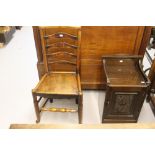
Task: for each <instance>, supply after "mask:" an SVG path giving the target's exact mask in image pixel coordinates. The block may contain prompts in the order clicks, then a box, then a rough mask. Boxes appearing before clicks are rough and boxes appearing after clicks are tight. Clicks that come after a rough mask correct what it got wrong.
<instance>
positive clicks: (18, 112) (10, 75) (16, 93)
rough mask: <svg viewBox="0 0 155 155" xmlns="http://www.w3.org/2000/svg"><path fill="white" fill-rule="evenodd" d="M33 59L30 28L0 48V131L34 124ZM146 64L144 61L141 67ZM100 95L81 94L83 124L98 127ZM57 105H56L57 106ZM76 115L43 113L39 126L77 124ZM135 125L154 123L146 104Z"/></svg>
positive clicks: (35, 79)
mask: <svg viewBox="0 0 155 155" xmlns="http://www.w3.org/2000/svg"><path fill="white" fill-rule="evenodd" d="M36 63H37V57H36V49H35V44H34V39H33V32H32V28H31V27H22V29H21V30H18V31H16V32H15V34H14V37H13V38H12V40H11V41H10V42H9V44H8V45H7V46H5V47H3V48H0V94H1V102H0V107H1V108H0V128H8V127H9V126H10V124H11V123H35V119H36V117H35V112H34V107H33V101H32V96H31V89H32V88H34V87H35V85H36V84H37V82H38V73H37V67H36ZM148 65H149V63H148V62H147V60H146V59H144V67H145V68H147V67H148ZM104 98H105V93H104V91H84V99H83V104H84V114H83V116H84V118H83V123H87V124H89V123H93V124H95V123H101V116H102V109H103V102H104ZM73 102H74V100H54V103H53V104H51V103H48V105H47V106H58V105H60V106H61V107H62V106H66V105H67V106H68V107H75V108H77V105H76V104H72V103H73ZM57 103H60V104H57ZM77 120H78V117H77V113H51V112H44V113H43V114H42V117H41V122H40V123H78V121H77ZM138 122H139V123H149V122H155V117H154V115H153V113H152V111H151V109H150V106H149V104H148V103H146V102H145V103H144V105H143V108H142V110H141V113H140V117H139V120H138Z"/></svg>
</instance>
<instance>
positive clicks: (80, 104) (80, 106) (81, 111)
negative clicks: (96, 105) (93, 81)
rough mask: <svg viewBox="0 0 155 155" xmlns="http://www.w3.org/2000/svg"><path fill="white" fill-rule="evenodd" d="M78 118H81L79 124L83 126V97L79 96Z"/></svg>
mask: <svg viewBox="0 0 155 155" xmlns="http://www.w3.org/2000/svg"><path fill="white" fill-rule="evenodd" d="M78 117H79V124H82V119H83V95H79V97H78Z"/></svg>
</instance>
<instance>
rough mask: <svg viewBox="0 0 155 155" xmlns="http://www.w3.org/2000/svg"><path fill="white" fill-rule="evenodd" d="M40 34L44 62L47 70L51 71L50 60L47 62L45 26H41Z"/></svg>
mask: <svg viewBox="0 0 155 155" xmlns="http://www.w3.org/2000/svg"><path fill="white" fill-rule="evenodd" d="M39 30H40V36H41V44H42V53H43V62H44V67H45V72H46V73H48V72H49V68H48V62H47V56H46V45H45V39H44V32H43V28H40V29H39Z"/></svg>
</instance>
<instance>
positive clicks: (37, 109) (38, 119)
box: [32, 94, 40, 123]
mask: <svg viewBox="0 0 155 155" xmlns="http://www.w3.org/2000/svg"><path fill="white" fill-rule="evenodd" d="M32 96H33V103H34V108H35V112H36V117H37V120H36V123H39V122H40V111H39V105H38V101H37V96H36V95H34V94H32Z"/></svg>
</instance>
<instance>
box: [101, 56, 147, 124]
mask: <svg viewBox="0 0 155 155" xmlns="http://www.w3.org/2000/svg"><path fill="white" fill-rule="evenodd" d="M141 61H142V57H141V56H107V57H104V58H103V65H104V71H105V75H106V81H107V89H106V97H105V103H104V111H103V119H102V122H103V123H104V122H108V123H110V122H119V123H121V122H137V120H138V116H139V113H140V111H141V108H142V105H143V102H144V99H145V97H146V93H147V89H148V86H149V84H150V82H149V80H148V78H147V77H146V76H145V74H144V73H143V71H142V69H141V66H142V65H141Z"/></svg>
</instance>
